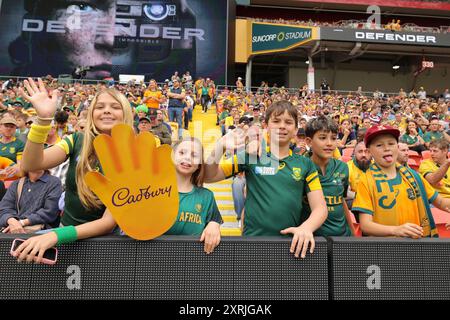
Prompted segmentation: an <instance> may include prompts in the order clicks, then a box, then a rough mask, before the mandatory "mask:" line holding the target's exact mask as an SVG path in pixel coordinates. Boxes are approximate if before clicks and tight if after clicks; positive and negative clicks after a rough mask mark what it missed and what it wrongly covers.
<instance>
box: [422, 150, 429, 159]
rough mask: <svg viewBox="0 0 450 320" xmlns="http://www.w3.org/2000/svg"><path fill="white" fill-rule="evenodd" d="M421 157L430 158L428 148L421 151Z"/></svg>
mask: <svg viewBox="0 0 450 320" xmlns="http://www.w3.org/2000/svg"><path fill="white" fill-rule="evenodd" d="M422 158H423V160H426V159H430V158H431V152H430V150H425V151H422Z"/></svg>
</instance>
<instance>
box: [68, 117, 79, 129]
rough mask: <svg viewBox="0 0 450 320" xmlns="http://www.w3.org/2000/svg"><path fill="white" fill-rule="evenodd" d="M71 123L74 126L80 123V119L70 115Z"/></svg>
mask: <svg viewBox="0 0 450 320" xmlns="http://www.w3.org/2000/svg"><path fill="white" fill-rule="evenodd" d="M69 123H70V124H71V125H72V126H73V127H75V126H76V125H77V123H78V119H77V118H76V117H70V118H69Z"/></svg>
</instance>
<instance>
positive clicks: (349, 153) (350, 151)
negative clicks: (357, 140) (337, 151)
mask: <svg viewBox="0 0 450 320" xmlns="http://www.w3.org/2000/svg"><path fill="white" fill-rule="evenodd" d="M353 150H355V148H352V147H349V148H345V149H344V150H342V156H347V157H350V158H351V157H352V156H353Z"/></svg>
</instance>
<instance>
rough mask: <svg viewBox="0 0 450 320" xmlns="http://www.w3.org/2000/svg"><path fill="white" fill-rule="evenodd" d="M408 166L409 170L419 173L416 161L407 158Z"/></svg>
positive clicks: (418, 164)
mask: <svg viewBox="0 0 450 320" xmlns="http://www.w3.org/2000/svg"><path fill="white" fill-rule="evenodd" d="M408 166H409V167H410V168H411V169H413V170H415V171H419V166H420V163H417V161H416V160H414V159H411V158H409V159H408Z"/></svg>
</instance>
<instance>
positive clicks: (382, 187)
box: [352, 126, 450, 238]
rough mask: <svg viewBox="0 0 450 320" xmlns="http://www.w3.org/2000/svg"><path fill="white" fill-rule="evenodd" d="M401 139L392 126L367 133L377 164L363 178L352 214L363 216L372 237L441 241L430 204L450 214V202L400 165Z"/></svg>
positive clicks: (364, 223) (365, 140) (375, 128)
mask: <svg viewBox="0 0 450 320" xmlns="http://www.w3.org/2000/svg"><path fill="white" fill-rule="evenodd" d="M399 135H400V132H399V131H398V130H397V129H395V128H393V127H389V126H373V127H372V128H370V129H369V130H367V132H366V135H365V137H364V142H365V144H366V146H367V148H368V149H369V151H370V153H371V155H372V157H373V160H374V163H373V164H371V165H370V167H369V169H368V170H367V171H366V173H365V174H364V175H363V176H361V180H360V183H359V185H358V188H357V192H356V199H355V202H354V203H353V208H352V210H353V211H357V212H359V213H360V223H361V229H362V231H363V233H364V234H366V235H369V236H380V237H389V236H396V237H409V238H421V237H438V233H437V229H436V226H435V223H434V220H433V216H432V214H431V210H430V205H429V204H430V203H432V204H433V205H434V206H436V207H438V208H440V209H442V210H446V211H450V210H449V209H448V208H449V207H450V199H444V198H442V197H441V196H439V194H438V193H437V192H436V191H435V190H434V189H433V188H432V187H431V185H430V184H429V183H428V182H427V181H426V180H425V179H424V178H423V177H422V176H420V175H419V174H417V173H416V172H415V171H413V170H412V169H410V168H407V167H404V166H401V165H399V164H397V163H396V162H397V156H398V137H399Z"/></svg>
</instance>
